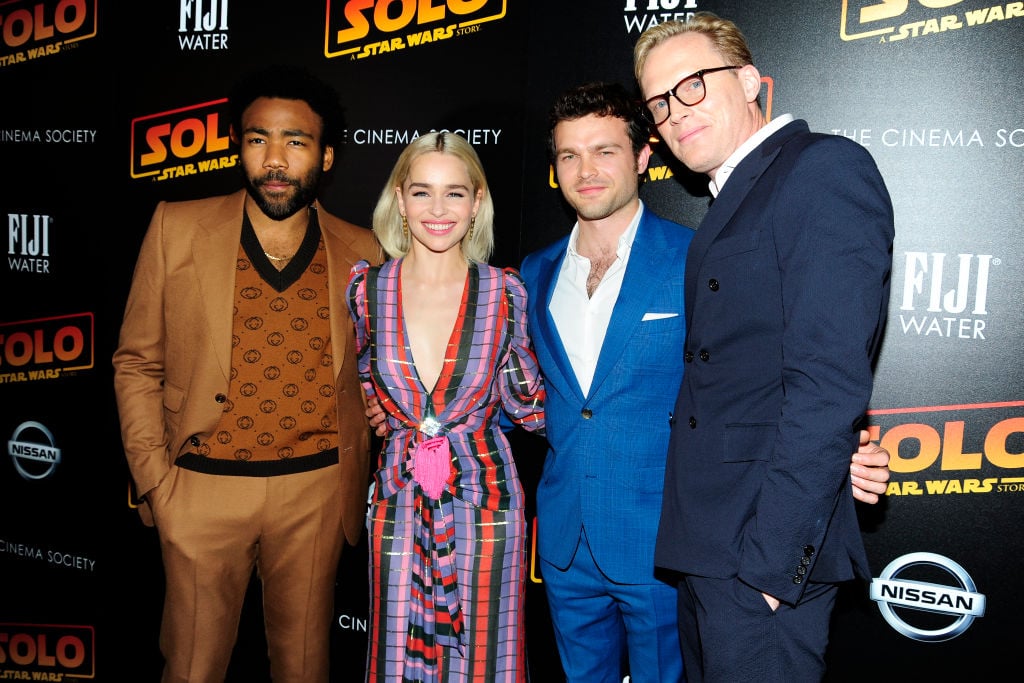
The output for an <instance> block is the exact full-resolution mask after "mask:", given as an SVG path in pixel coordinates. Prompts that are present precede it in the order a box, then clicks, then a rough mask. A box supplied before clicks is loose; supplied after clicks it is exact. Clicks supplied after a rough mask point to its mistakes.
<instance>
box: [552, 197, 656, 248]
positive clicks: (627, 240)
mask: <svg viewBox="0 0 1024 683" xmlns="http://www.w3.org/2000/svg"><path fill="white" fill-rule="evenodd" d="M637 203H638V204H639V206H637V209H636V213H635V214H634V215H633V219H632V220H631V221H630V222H629V225H628V226H626V229H625V230H624V231H623V232H622V234H621V235H619V243H618V246H617V247H616V248H615V254H616V256H618V257H619V258H620V259H622V258H625V256H626V254H627V253H628V251H629V249H630V248H632V246H633V240H634V239H635V238H636V229H637V227H638V226H639V225H640V216H641V215H643V212H644V202H643V200H642V199H640V200H637ZM579 237H580V223H579V221H576V224H575V225H574V226H572V233H571V234H570V235H569V245H568V247H567V248H566V253H568V254H569V256H572V257H579V252H578V251H576V241H577V240H578V239H579Z"/></svg>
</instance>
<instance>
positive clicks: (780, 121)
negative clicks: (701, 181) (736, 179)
mask: <svg viewBox="0 0 1024 683" xmlns="http://www.w3.org/2000/svg"><path fill="white" fill-rule="evenodd" d="M792 121H793V115H792V114H783V115H782V116H779V117H777V118H774V119H772V120H771V121H770V122H769V123H767V124H765V125H764V126H762V127H761V128H759V129H758V131H757V132H756V133H754V134H753V135H751V136H750V137H749V138H747V141H746V142H744V143H743V144H742V145H740V146H739V147H737V148H736V151H735V152H733V153H732V154H730V155H729V158H728V159H726V160H725V163H724V164H722V165H721V167H719V169H718V172H717V173H715V177H714V178H712V179H711V182H710V183H708V187H709V188H710V189H711V196H712V197H717V196H718V193H719V192H721V191H722V187H724V186H725V181H726V180H728V179H729V176H730V175H732V172H733V170H735V168H736V166H738V165H739V163H740V162H741V161H743V159H744V158H745V157H746V156H747V155H748V154H750V153H751V152H753V151H754V150H755V149H756V148H757V146H758V145H760V144H761V143H762V142H764V141H765V140H767V139H768V138H770V137H771V136H772V135H774V134H775V131H777V130H779V129H780V128H782V127H783V126H785V125H786V124H787V123H790V122H792Z"/></svg>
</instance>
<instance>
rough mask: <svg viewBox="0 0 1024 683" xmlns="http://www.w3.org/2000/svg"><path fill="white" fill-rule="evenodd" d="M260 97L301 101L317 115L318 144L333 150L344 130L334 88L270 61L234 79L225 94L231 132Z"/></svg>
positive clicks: (306, 73)
mask: <svg viewBox="0 0 1024 683" xmlns="http://www.w3.org/2000/svg"><path fill="white" fill-rule="evenodd" d="M260 97H279V98H281V99H285V100H301V101H302V102H305V103H306V104H308V105H309V108H310V109H312V110H313V112H314V113H316V115H317V116H319V117H320V121H321V123H322V129H323V130H322V131H321V133H320V143H321V145H322V146H324V147H327V146H330V147H334V148H335V149H337V148H338V147H339V146H340V145H341V143H342V132H343V131H344V130H345V114H344V111H343V109H342V107H341V102H340V101H339V98H338V93H337V91H336V90H335V89H334V88H333V87H332V86H331V85H330V84H329V83H327V82H325V81H323V80H321V79H319V78H317V77H316V76H314V75H313V73H312V72H310V71H309V70H307V69H305V68H303V67H300V66H292V65H287V64H274V65H271V66H267V67H263V68H262V69H260V70H258V71H254V72H252V73H250V74H249V75H248V76H246V77H244V78H243V79H241V80H240V81H238V82H237V83H236V84H235V85H234V87H233V88H232V89H231V92H230V94H229V95H228V111H229V113H230V116H231V125H232V127H233V128H234V130H235V131H237V132H241V130H242V113H243V112H244V111H245V110H246V109H247V108H248V107H249V105H250V104H252V103H253V101H255V100H257V99H258V98H260Z"/></svg>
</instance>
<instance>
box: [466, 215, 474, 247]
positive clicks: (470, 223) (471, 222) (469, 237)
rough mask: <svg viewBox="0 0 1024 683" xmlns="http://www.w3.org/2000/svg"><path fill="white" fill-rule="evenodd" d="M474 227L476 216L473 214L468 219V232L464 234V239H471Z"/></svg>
mask: <svg viewBox="0 0 1024 683" xmlns="http://www.w3.org/2000/svg"><path fill="white" fill-rule="evenodd" d="M475 227H476V216H475V215H474V216H473V217H472V218H470V219H469V234H468V235H467V236H466V239H468V240H470V241H472V240H473V228H475Z"/></svg>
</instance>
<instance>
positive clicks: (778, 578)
mask: <svg viewBox="0 0 1024 683" xmlns="http://www.w3.org/2000/svg"><path fill="white" fill-rule="evenodd" d="M767 210H768V211H770V212H772V214H771V230H772V232H773V234H774V236H775V249H776V251H777V259H778V264H779V269H780V284H781V292H780V294H781V306H782V308H781V311H779V312H780V313H781V315H782V317H783V330H782V378H781V379H782V383H783V391H784V399H783V402H782V410H781V414H780V416H779V423H778V424H779V427H778V430H777V431H776V437H775V444H774V448H773V449H772V458H771V462H770V463H769V465H768V468H767V472H766V476H765V479H764V482H763V485H762V488H761V491H760V495H759V496H758V498H757V503H756V511H755V517H754V520H755V522H754V524H753V525H752V527H751V528H749V533H748V535H747V536H746V538H745V541H744V545H743V547H742V553H741V557H742V560H741V566H740V578H741V579H743V580H744V581H745V582H747V583H748V584H750V585H752V586H754V587H756V588H759V589H760V590H762V591H764V592H766V593H769V594H771V595H774V596H775V597H777V598H779V599H781V600H783V601H784V602H796V601H797V600H798V599H799V596H800V594H801V593H802V590H803V588H802V585H801V584H803V583H804V582H803V578H804V577H803V575H802V574H800V571H801V570H800V567H801V563H802V557H803V556H805V555H807V556H808V558H809V559H810V561H811V566H810V567H808V568H807V570H810V569H813V564H814V563H815V562H817V561H818V559H819V557H818V556H817V555H816V552H817V550H818V549H820V548H821V547H822V544H823V543H824V541H825V537H826V535H827V534H830V533H831V534H833V535H832V536H831V538H830V540H831V541H833V542H834V541H835V539H836V538H844V537H845V538H851V537H853V538H859V536H852V534H854V533H859V532H857V530H856V529H857V527H856V519H855V517H856V516H855V513H854V507H853V500H852V495H851V493H850V483H849V474H848V468H849V461H850V454H851V453H852V452H853V451H854V450H855V449H856V443H857V429H856V428H855V426H856V425H857V424H858V422H859V420H860V419H861V418H862V416H863V415H864V413H865V411H866V409H867V407H868V403H869V401H870V398H871V389H872V381H873V376H872V363H873V359H874V355H875V352H876V349H877V345H878V339H879V334H880V331H881V328H882V326H883V321H884V318H885V315H886V310H887V308H888V292H889V276H890V267H891V261H892V241H893V233H894V229H893V214H892V205H891V202H890V199H889V195H888V192H887V190H886V188H885V185H884V183H883V181H882V178H881V176H880V174H879V173H878V170H877V168H876V166H875V163H874V161H873V160H872V159H871V157H870V155H869V154H868V153H867V152H866V150H864V149H863V148H862V147H860V146H859V145H856V144H854V143H852V142H850V141H848V140H846V139H844V138H837V137H821V138H818V140H817V141H816V142H814V143H812V144H810V145H809V146H808V147H807V148H806V149H805V150H804V151H803V153H802V154H801V155H800V156H799V157H798V159H797V161H796V164H795V165H794V167H793V168H792V170H791V172H790V173H788V174H787V175H786V177H785V178H784V179H783V180H782V181H781V182H780V183H779V184H778V185H777V186H776V187H775V188H774V192H773V194H772V200H771V203H770V206H769V207H768V208H767ZM851 524H852V525H853V530H851V529H850V528H849V527H850V525H851ZM858 546H859V544H858ZM858 555H863V551H862V550H861V551H860V552H859V553H858V552H851V556H853V557H855V558H856V557H857V556H858ZM861 569H863V567H862V568H861ZM798 577H799V579H798Z"/></svg>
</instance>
